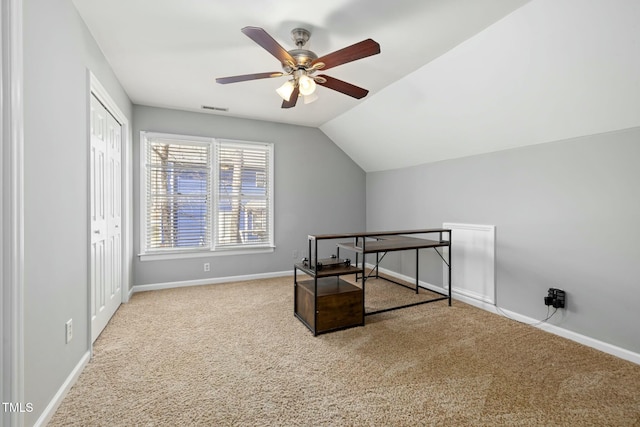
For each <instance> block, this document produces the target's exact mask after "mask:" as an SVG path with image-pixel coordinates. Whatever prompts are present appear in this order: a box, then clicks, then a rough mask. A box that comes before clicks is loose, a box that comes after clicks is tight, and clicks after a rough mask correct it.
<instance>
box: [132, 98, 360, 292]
mask: <svg viewBox="0 0 640 427" xmlns="http://www.w3.org/2000/svg"><path fill="white" fill-rule="evenodd" d="M133 130H134V135H133V140H134V159H133V164H134V173H133V186H134V188H133V199H134V224H136V225H137V224H139V223H140V203H139V195H140V168H139V166H140V147H139V143H140V131H156V132H168V133H176V134H183V135H194V136H206V137H219V138H230V139H239V140H248V141H263V142H273V143H274V144H275V150H274V151H275V154H274V156H275V173H274V179H275V183H274V184H275V186H274V190H275V199H274V200H275V225H274V228H275V244H276V249H275V251H274V252H273V253H269V254H255V255H236V256H212V257H206V258H191V259H178V260H162V261H140V259H139V258H138V257H136V259H135V260H134V265H133V269H134V285H144V284H158V283H165V282H174V281H188V280H200V279H207V278H220V277H229V276H238V275H247V274H258V273H268V272H281V271H287V270H291V271H293V262H294V259H293V251H294V250H298V251H303V250H306V247H307V245H306V243H307V235H309V234H319V233H334V232H347V231H360V230H364V228H365V182H366V178H365V173H364V171H363V170H362V169H361V168H360V167H359V166H357V165H356V164H355V163H354V162H353V161H352V160H351V159H350V158H349V157H347V156H346V154H344V153H343V152H342V151H341V150H340V149H339V148H338V147H337V146H336V145H335V144H334V143H333V142H332V141H331V140H330V139H329V138H327V137H326V136H325V135H324V134H323V133H322V132H321V131H320V130H318V129H315V128H309V127H303V126H292V125H285V124H279V123H269V122H264V121H257V120H247V119H238V118H232V117H224V116H220V115H212V114H208V113H195V112H185V111H178V110H169V109H162V108H153V107H144V106H137V105H136V106H135V107H134V110H133ZM140 251H141V249H140V235H139V233H136V234H135V235H134V253H135V254H139V253H140ZM327 255H328V253H327ZM204 262H210V263H211V271H210V272H207V273H205V272H204V271H203V263H204Z"/></svg>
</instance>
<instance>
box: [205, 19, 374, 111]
mask: <svg viewBox="0 0 640 427" xmlns="http://www.w3.org/2000/svg"><path fill="white" fill-rule="evenodd" d="M241 31H242V32H243V33H244V34H245V35H246V36H247V37H249V38H250V39H251V40H253V41H254V42H256V43H258V44H259V45H260V46H262V47H263V48H264V49H265V50H267V51H268V52H269V53H270V54H271V55H273V56H275V57H276V59H278V60H279V61H280V63H281V64H282V70H283V71H275V72H271V73H255V74H245V75H240V76H231V77H221V78H217V79H216V82H217V83H221V84H227V83H237V82H243V81H247V80H257V79H267V78H272V77H282V76H289V77H290V79H289V80H287V81H286V82H285V83H284V84H283V85H282V86H281V87H280V88H278V89H277V90H276V91H277V92H278V94H279V95H280V96H281V97H282V99H284V101H283V102H282V108H291V107H295V105H296V102H297V101H298V96H299V95H302V96H303V98H304V102H305V104H308V103H310V102H313V101H314V100H315V99H316V98H317V95H316V94H315V93H314V92H315V89H316V84H319V85H321V86H324V87H327V88H329V89H333V90H335V91H338V92H341V93H344V94H345V95H349V96H352V97H354V98H356V99H360V98H364V97H365V96H367V94H368V93H369V91H368V90H366V89H363V88H361V87H358V86H355V85H352V84H351V83H347V82H344V81H342V80H338V79H336V78H334V77H330V76H327V75H325V74H320V75H314V74H315V73H316V72H317V71H318V70H328V69H329V68H332V67H337V66H338V65H342V64H346V63H348V62H352V61H355V60H358V59H362V58H366V57H368V56H371V55H377V54H378V53H380V45H379V44H378V43H376V42H375V41H373V40H371V39H367V40H363V41H361V42H359V43H356V44H353V45H351V46H348V47H345V48H343V49H340V50H337V51H335V52H332V53H329V54H327V55H324V56H321V57H318V55H316V54H315V53H314V52H312V51H310V50H307V49H304V45H306V44H307V41H309V37H311V33H310V32H309V31H308V30H306V29H304V28H295V29H294V30H292V31H291V37H292V38H293V41H294V42H295V44H296V49H292V50H289V51H287V50H285V49H284V48H283V47H282V46H281V45H280V44H279V43H278V42H277V41H275V40H274V39H273V37H271V36H270V35H269V34H268V33H267V32H266V31H265V30H263V29H262V28H259V27H244V28H243V29H242V30H241Z"/></svg>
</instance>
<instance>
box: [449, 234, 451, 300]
mask: <svg viewBox="0 0 640 427" xmlns="http://www.w3.org/2000/svg"><path fill="white" fill-rule="evenodd" d="M449 307H451V232H449Z"/></svg>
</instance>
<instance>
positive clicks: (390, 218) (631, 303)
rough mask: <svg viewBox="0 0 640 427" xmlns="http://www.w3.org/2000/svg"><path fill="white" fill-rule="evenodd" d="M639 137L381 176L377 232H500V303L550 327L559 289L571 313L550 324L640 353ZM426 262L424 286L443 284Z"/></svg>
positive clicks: (374, 180) (374, 196) (399, 266)
mask: <svg viewBox="0 0 640 427" xmlns="http://www.w3.org/2000/svg"><path fill="white" fill-rule="evenodd" d="M639 141H640V128H632V129H628V130H624V131H617V132H611V133H605V134H599V135H592V136H587V137H580V138H575V139H571V140H565V141H558V142H553V143H547V144H541V145H534V146H528V147H524V148H518V149H512V150H507V151H500V152H495V153H490V154H485V155H478V156H472V157H466V158H460V159H456V160H448V161H442V162H436V163H431V164H426V165H422V166H417V167H411V168H406V169H399V170H391V171H385V172H375V173H369V174H367V228H368V229H369V230H378V229H406V228H429V227H439V226H442V223H443V222H458V223H472V224H490V225H495V226H496V293H497V305H498V306H499V307H502V308H505V309H507V310H511V311H513V312H516V313H520V314H522V315H525V316H528V317H531V318H535V319H543V318H545V317H546V314H547V309H546V306H545V305H544V303H543V297H544V296H545V295H546V291H547V289H548V288H549V287H559V288H562V289H564V290H565V291H566V292H567V308H566V310H561V311H562V313H561V314H560V315H557V316H555V317H553V318H552V319H551V322H550V323H552V324H555V325H558V326H560V327H562V328H565V329H567V330H570V331H573V332H576V333H579V334H582V335H586V336H588V337H592V338H595V339H597V340H600V341H603V342H607V343H609V344H613V345H616V346H619V347H622V348H625V349H628V350H630V351H633V352H636V353H640V339H639V338H638V332H637V325H639V324H640V310H639V309H638V307H640V262H638V260H640V244H639V242H640V222H639V221H638V220H639V218H640V187H639V185H638V184H639V183H640V168H639V167H638V159H640V143H639ZM423 258H424V259H425V260H424V263H425V267H424V268H422V270H421V272H422V273H424V276H423V274H422V273H421V279H422V280H425V281H427V282H431V283H434V284H441V283H442V272H441V268H440V262H439V261H438V260H437V259H436V258H435V256H433V255H430V256H424V257H423ZM410 264H411V262H410V260H407V259H398V258H397V257H396V258H395V259H394V258H390V259H389V262H388V263H387V267H388V268H390V269H393V270H396V271H400V272H402V273H404V274H407V275H412V274H414V273H413V270H412V269H411V268H412V266H410ZM454 268H455V267H454ZM453 280H454V281H455V270H454V276H453Z"/></svg>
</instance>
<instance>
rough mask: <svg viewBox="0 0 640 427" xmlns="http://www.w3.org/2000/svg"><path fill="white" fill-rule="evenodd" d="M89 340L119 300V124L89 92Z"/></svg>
mask: <svg viewBox="0 0 640 427" xmlns="http://www.w3.org/2000/svg"><path fill="white" fill-rule="evenodd" d="M90 117H91V120H90V121H91V124H90V127H91V147H90V181H91V182H90V191H91V194H90V205H91V206H90V215H91V218H90V226H91V229H90V232H91V251H90V265H89V269H90V282H91V283H90V287H91V341H92V342H93V341H95V340H96V338H98V336H99V335H100V333H101V332H102V330H103V329H104V327H105V326H106V325H107V323H108V322H109V319H111V317H112V316H113V314H114V313H115V312H116V310H117V309H118V307H119V306H120V303H121V301H122V126H121V125H120V123H118V121H117V120H116V119H115V118H114V117H113V116H112V115H111V114H110V113H109V111H108V110H107V109H106V108H105V107H104V106H103V105H102V104H101V103H100V101H99V100H98V99H97V98H96V97H95V95H93V94H92V95H91V116H90Z"/></svg>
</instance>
